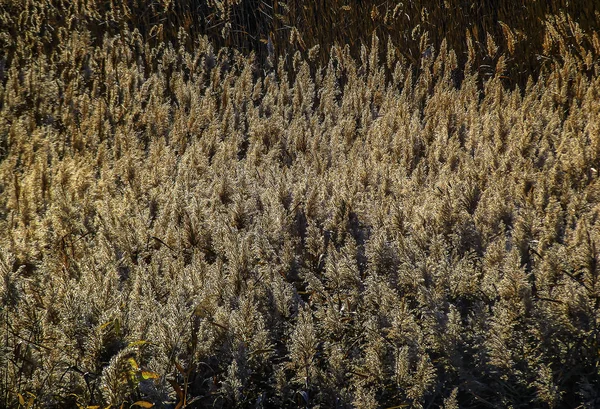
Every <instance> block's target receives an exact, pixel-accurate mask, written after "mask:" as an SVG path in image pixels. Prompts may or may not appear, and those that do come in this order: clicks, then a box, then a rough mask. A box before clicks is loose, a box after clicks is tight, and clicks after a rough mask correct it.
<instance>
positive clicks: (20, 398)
mask: <svg viewBox="0 0 600 409" xmlns="http://www.w3.org/2000/svg"><path fill="white" fill-rule="evenodd" d="M17 396H19V404H20V405H23V406H25V398H24V397H23V395H21V394H20V393H17Z"/></svg>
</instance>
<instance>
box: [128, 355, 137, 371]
mask: <svg viewBox="0 0 600 409" xmlns="http://www.w3.org/2000/svg"><path fill="white" fill-rule="evenodd" d="M127 362H129V365H131V368H132V369H134V370H136V371H137V370H138V369H139V367H138V364H137V362H136V361H135V359H134V358H133V357H131V358H129V359H128V360H127Z"/></svg>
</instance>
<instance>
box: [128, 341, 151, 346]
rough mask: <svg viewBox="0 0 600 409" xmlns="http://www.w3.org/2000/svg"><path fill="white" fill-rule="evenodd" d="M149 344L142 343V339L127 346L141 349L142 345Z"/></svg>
mask: <svg viewBox="0 0 600 409" xmlns="http://www.w3.org/2000/svg"><path fill="white" fill-rule="evenodd" d="M146 344H149V342H148V341H144V340H143V339H141V340H139V341H133V342H130V343H129V345H128V346H130V347H141V346H142V345H146Z"/></svg>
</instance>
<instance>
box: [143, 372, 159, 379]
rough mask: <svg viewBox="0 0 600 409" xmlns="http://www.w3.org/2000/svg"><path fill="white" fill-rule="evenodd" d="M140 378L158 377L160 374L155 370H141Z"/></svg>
mask: <svg viewBox="0 0 600 409" xmlns="http://www.w3.org/2000/svg"><path fill="white" fill-rule="evenodd" d="M142 378H144V379H158V378H160V375H159V374H157V373H156V372H151V371H142Z"/></svg>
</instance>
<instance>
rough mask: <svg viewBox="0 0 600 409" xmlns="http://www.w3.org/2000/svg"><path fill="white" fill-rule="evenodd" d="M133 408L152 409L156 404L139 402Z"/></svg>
mask: <svg viewBox="0 0 600 409" xmlns="http://www.w3.org/2000/svg"><path fill="white" fill-rule="evenodd" d="M131 406H139V407H141V408H151V407H153V406H154V403H152V402H148V401H145V400H138V401H137V402H135V403H134V404H133V405H131Z"/></svg>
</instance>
